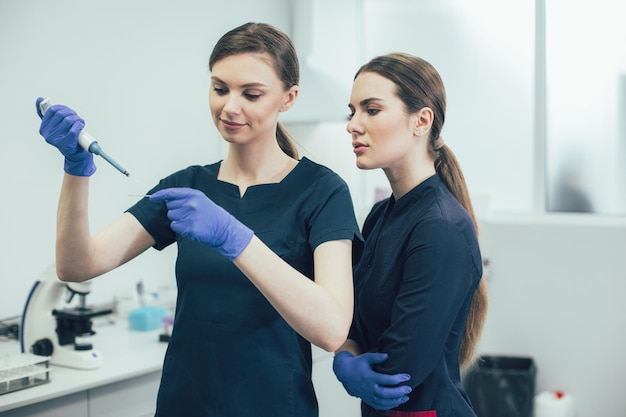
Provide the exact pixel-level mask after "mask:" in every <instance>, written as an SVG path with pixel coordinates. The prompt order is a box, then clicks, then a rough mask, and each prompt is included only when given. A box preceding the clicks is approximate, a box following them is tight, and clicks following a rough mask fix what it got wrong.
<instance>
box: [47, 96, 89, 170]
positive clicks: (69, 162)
mask: <svg viewBox="0 0 626 417" xmlns="http://www.w3.org/2000/svg"><path fill="white" fill-rule="evenodd" d="M42 101H43V98H42V97H39V98H38V99H37V102H36V103H35V105H36V107H37V114H38V115H39V117H41V127H40V128H39V133H40V134H41V136H43V137H44V139H45V140H46V142H48V143H49V144H50V145H52V146H54V147H55V148H57V149H58V150H59V151H60V152H61V153H62V154H63V155H64V156H65V165H64V169H65V172H67V173H68V174H71V175H76V176H79V177H89V176H91V175H92V174H93V173H94V172H96V165H95V164H94V162H93V155H92V154H91V153H89V152H87V151H86V150H84V149H83V148H81V147H80V145H79V144H78V135H80V132H81V131H82V130H83V128H84V127H85V121H84V120H83V119H81V118H80V116H78V114H76V112H75V111H74V110H72V109H70V108H69V107H67V106H63V105H60V104H56V105H53V106H51V107H50V108H49V109H48V111H46V114H44V115H43V116H42V115H41V109H40V108H39V103H41V102H42Z"/></svg>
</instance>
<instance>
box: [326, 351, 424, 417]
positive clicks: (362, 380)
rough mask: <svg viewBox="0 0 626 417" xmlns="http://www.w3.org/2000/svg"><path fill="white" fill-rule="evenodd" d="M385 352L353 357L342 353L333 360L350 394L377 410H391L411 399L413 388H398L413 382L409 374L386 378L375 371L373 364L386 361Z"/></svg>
mask: <svg viewBox="0 0 626 417" xmlns="http://www.w3.org/2000/svg"><path fill="white" fill-rule="evenodd" d="M387 357H388V355H387V354H386V353H364V354H362V355H359V356H354V355H353V354H352V353H350V352H348V351H347V350H342V351H341V352H339V353H337V355H335V358H334V359H333V371H334V372H335V375H336V376H337V379H338V380H339V381H340V382H341V383H342V384H343V386H344V388H345V389H346V391H347V392H348V394H350V395H352V396H353V397H359V398H360V399H361V400H363V402H365V403H367V404H368V405H369V406H371V407H374V408H375V409H377V410H390V409H392V408H395V407H397V406H399V405H400V404H403V403H405V402H407V401H408V400H409V397H408V395H409V394H410V392H411V391H412V388H411V387H410V386H408V385H402V386H397V385H398V384H400V383H402V382H406V381H408V380H409V379H411V376H410V375H407V374H395V375H387V374H381V373H378V372H376V371H374V369H373V365H377V364H381V363H383V362H385V361H386V360H387Z"/></svg>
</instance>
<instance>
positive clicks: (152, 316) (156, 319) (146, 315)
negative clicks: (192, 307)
mask: <svg viewBox="0 0 626 417" xmlns="http://www.w3.org/2000/svg"><path fill="white" fill-rule="evenodd" d="M169 314H170V313H169V310H168V309H167V308H165V307H159V306H145V307H138V308H135V309H133V310H132V311H131V312H130V314H129V315H128V326H129V328H130V329H131V330H138V331H143V332H148V331H151V330H157V329H160V328H161V327H162V325H163V324H162V320H163V317H166V316H168V315H169Z"/></svg>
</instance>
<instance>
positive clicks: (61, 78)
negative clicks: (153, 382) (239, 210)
mask: <svg viewBox="0 0 626 417" xmlns="http://www.w3.org/2000/svg"><path fill="white" fill-rule="evenodd" d="M290 19H291V5H290V2H289V1H287V0H265V1H262V2H259V1H252V0H246V1H235V2H221V3H219V4H218V3H216V2H207V1H204V0H196V1H193V0H188V1H184V2H173V1H167V0H157V1H154V0H137V1H132V2H127V1H121V0H112V1H92V2H82V1H73V0H60V1H56V2H48V1H44V0H25V1H11V0H0V57H1V58H0V60H1V61H0V91H1V94H0V144H1V145H2V148H3V151H2V152H0V176H1V177H2V178H3V183H4V186H3V197H2V204H1V205H0V219H2V220H1V221H2V230H3V237H4V245H3V247H2V248H3V249H2V252H1V253H2V255H1V256H2V262H0V285H1V288H2V290H1V291H0V317H8V316H13V315H17V314H20V313H21V309H22V305H23V302H24V300H25V299H26V295H27V293H28V290H29V289H30V286H31V284H32V282H33V281H34V280H35V279H36V277H37V275H38V274H39V272H40V271H42V270H43V269H44V268H45V267H46V266H47V265H49V264H50V263H51V262H53V261H54V245H55V237H54V236H55V216H56V205H57V198H58V193H59V189H60V182H61V179H62V173H63V171H62V165H63V158H62V157H61V156H60V154H59V152H58V151H57V150H56V149H54V148H52V147H51V146H49V145H47V144H46V143H45V142H44V140H43V138H42V137H41V136H40V135H39V133H38V129H39V118H38V116H37V114H36V113H35V104H34V103H35V99H36V98H37V97H38V96H49V97H50V98H51V99H52V100H53V101H55V102H58V103H63V104H67V105H69V106H70V107H73V108H74V109H76V110H77V112H78V113H79V114H80V115H81V116H82V117H83V118H84V119H85V120H86V128H87V130H88V131H89V132H90V133H91V134H92V135H94V136H95V137H96V138H98V140H99V143H100V144H101V145H102V147H103V149H104V150H105V151H106V152H107V153H108V154H109V155H111V156H112V157H113V158H115V159H116V160H117V161H118V162H119V163H120V164H121V165H122V166H124V167H125V168H126V169H127V170H128V171H129V172H130V178H125V177H124V176H123V175H122V174H121V173H119V172H118V171H116V170H115V169H114V168H113V167H111V166H110V165H108V164H107V163H106V162H104V161H103V160H102V159H100V158H96V165H97V167H98V170H97V173H96V175H94V176H93V177H92V178H93V179H92V188H91V195H90V203H91V210H90V221H91V226H92V229H93V231H96V230H98V229H100V228H101V227H103V226H104V225H106V224H108V223H109V222H110V221H111V220H113V219H114V218H115V217H117V216H118V215H119V214H120V213H121V212H123V211H124V210H125V209H126V208H127V207H129V206H130V205H132V204H133V203H134V201H135V200H136V197H130V196H129V194H141V193H144V192H145V191H146V190H147V189H148V188H150V187H151V186H152V185H154V184H155V183H156V182H157V181H158V180H159V179H160V178H162V177H164V176H166V175H167V174H169V173H171V172H173V171H175V170H178V169H181V168H184V167H186V166H187V165H191V164H206V163H209V162H213V161H216V160H217V159H218V158H219V156H220V152H221V150H220V142H221V138H220V137H219V135H217V132H216V130H215V127H214V126H213V123H212V120H211V117H210V114H209V111H208V88H209V73H208V66H207V63H208V58H209V55H210V53H211V49H212V47H213V45H214V44H215V42H216V41H217V39H218V38H219V36H221V35H222V34H223V33H225V32H226V31H227V30H230V29H232V28H233V27H235V26H238V25H240V24H243V23H245V22H247V21H263V22H268V23H272V24H275V25H276V26H278V27H281V28H282V29H283V30H285V31H289V30H290V23H291V20H290ZM174 258H175V248H168V249H166V250H165V251H164V252H163V253H158V252H157V251H154V250H149V251H147V252H146V253H145V254H144V255H142V256H141V257H139V258H138V259H136V260H134V261H132V262H130V263H128V264H127V265H124V266H123V267H121V268H119V269H118V270H116V271H113V272H111V273H109V274H107V275H106V276H103V277H100V278H97V279H95V280H94V285H93V288H92V295H90V298H91V301H92V302H97V301H100V302H102V301H104V300H106V301H109V300H110V297H111V296H112V295H111V294H113V293H115V292H116V291H127V290H131V291H132V289H133V288H134V285H135V282H137V280H139V279H143V280H144V281H145V282H146V285H147V286H149V287H152V288H154V287H158V286H162V285H173V284H174V280H173V271H174ZM88 301H89V299H88Z"/></svg>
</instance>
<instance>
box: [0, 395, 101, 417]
mask: <svg viewBox="0 0 626 417" xmlns="http://www.w3.org/2000/svg"><path fill="white" fill-rule="evenodd" d="M28 389H30V390H35V389H36V388H28ZM7 395H11V394H7ZM87 398H88V394H87V391H84V392H79V393H76V394H71V395H66V396H64V397H60V398H53V399H51V400H48V401H44V402H39V403H36V404H31V405H27V406H25V407H20V408H14V409H13V410H9V411H4V412H2V413H0V414H2V417H85V416H88V415H89V410H88V404H87Z"/></svg>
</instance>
